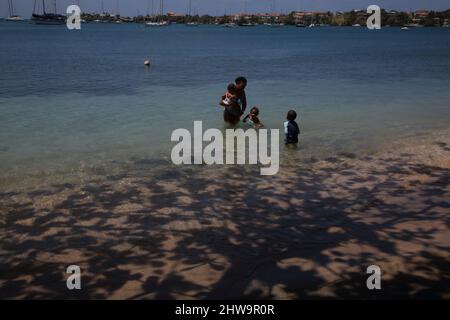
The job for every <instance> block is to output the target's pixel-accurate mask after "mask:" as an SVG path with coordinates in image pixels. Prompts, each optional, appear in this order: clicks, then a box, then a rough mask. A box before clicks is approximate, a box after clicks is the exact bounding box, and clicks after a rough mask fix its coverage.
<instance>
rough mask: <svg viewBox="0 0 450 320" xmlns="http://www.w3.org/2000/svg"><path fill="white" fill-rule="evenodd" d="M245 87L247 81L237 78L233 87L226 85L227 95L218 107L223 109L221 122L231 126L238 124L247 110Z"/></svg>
mask: <svg viewBox="0 0 450 320" xmlns="http://www.w3.org/2000/svg"><path fill="white" fill-rule="evenodd" d="M246 87H247V79H246V78H244V77H238V78H236V80H235V84H234V85H233V84H230V85H228V89H227V93H226V94H225V95H224V96H222V99H221V100H220V105H221V106H222V107H224V109H225V110H224V112H223V120H224V121H225V122H226V123H227V124H230V125H231V126H235V125H237V124H238V123H239V121H240V120H241V116H242V115H243V114H244V112H245V109H246V108H247V97H246V95H245V88H246Z"/></svg>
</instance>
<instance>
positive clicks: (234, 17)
mask: <svg viewBox="0 0 450 320" xmlns="http://www.w3.org/2000/svg"><path fill="white" fill-rule="evenodd" d="M369 16H370V14H368V13H367V12H366V10H352V11H347V12H339V11H336V12H331V11H322V12H303V11H292V12H290V13H286V14H282V13H236V14H225V15H220V16H214V15H208V14H206V15H186V14H177V13H173V12H168V13H165V14H162V15H161V14H160V15H155V14H147V15H137V16H121V15H120V14H111V13H108V12H104V13H94V12H91V13H82V16H81V18H82V20H83V21H84V22H109V23H146V22H158V21H167V22H169V23H174V24H188V25H192V24H210V25H226V24H230V23H235V24H236V25H243V26H247V25H248V24H249V23H251V24H254V25H264V24H277V25H278V24H282V25H290V26H321V25H327V26H363V25H365V24H366V21H367V18H368V17H369ZM5 19H6V18H5ZM381 19H382V21H381V24H382V26H392V27H404V26H410V27H450V9H447V10H443V11H433V10H418V11H414V12H408V11H397V10H385V9H382V12H381Z"/></svg>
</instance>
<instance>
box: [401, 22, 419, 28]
mask: <svg viewBox="0 0 450 320" xmlns="http://www.w3.org/2000/svg"><path fill="white" fill-rule="evenodd" d="M404 27H406V28H423V25H421V24H418V23H408V24H405V25H404Z"/></svg>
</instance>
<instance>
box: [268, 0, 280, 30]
mask: <svg viewBox="0 0 450 320" xmlns="http://www.w3.org/2000/svg"><path fill="white" fill-rule="evenodd" d="M276 7H277V3H276V0H273V1H272V16H275V11H276ZM274 20H275V21H273V22H272V23H268V24H267V25H268V26H270V27H271V28H279V27H282V26H284V24H283V23H280V22H279V21H278V17H275V18H274Z"/></svg>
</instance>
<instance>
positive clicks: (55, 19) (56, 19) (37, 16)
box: [30, 0, 67, 25]
mask: <svg viewBox="0 0 450 320" xmlns="http://www.w3.org/2000/svg"><path fill="white" fill-rule="evenodd" d="M36 2H37V0H35V1H34V8H33V14H32V15H31V19H30V23H34V24H40V25H63V24H66V19H67V17H66V16H64V15H61V14H57V13H56V0H54V2H53V6H54V13H48V12H46V11H45V0H42V1H41V3H42V13H38V10H39V9H38V8H37V6H36Z"/></svg>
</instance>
